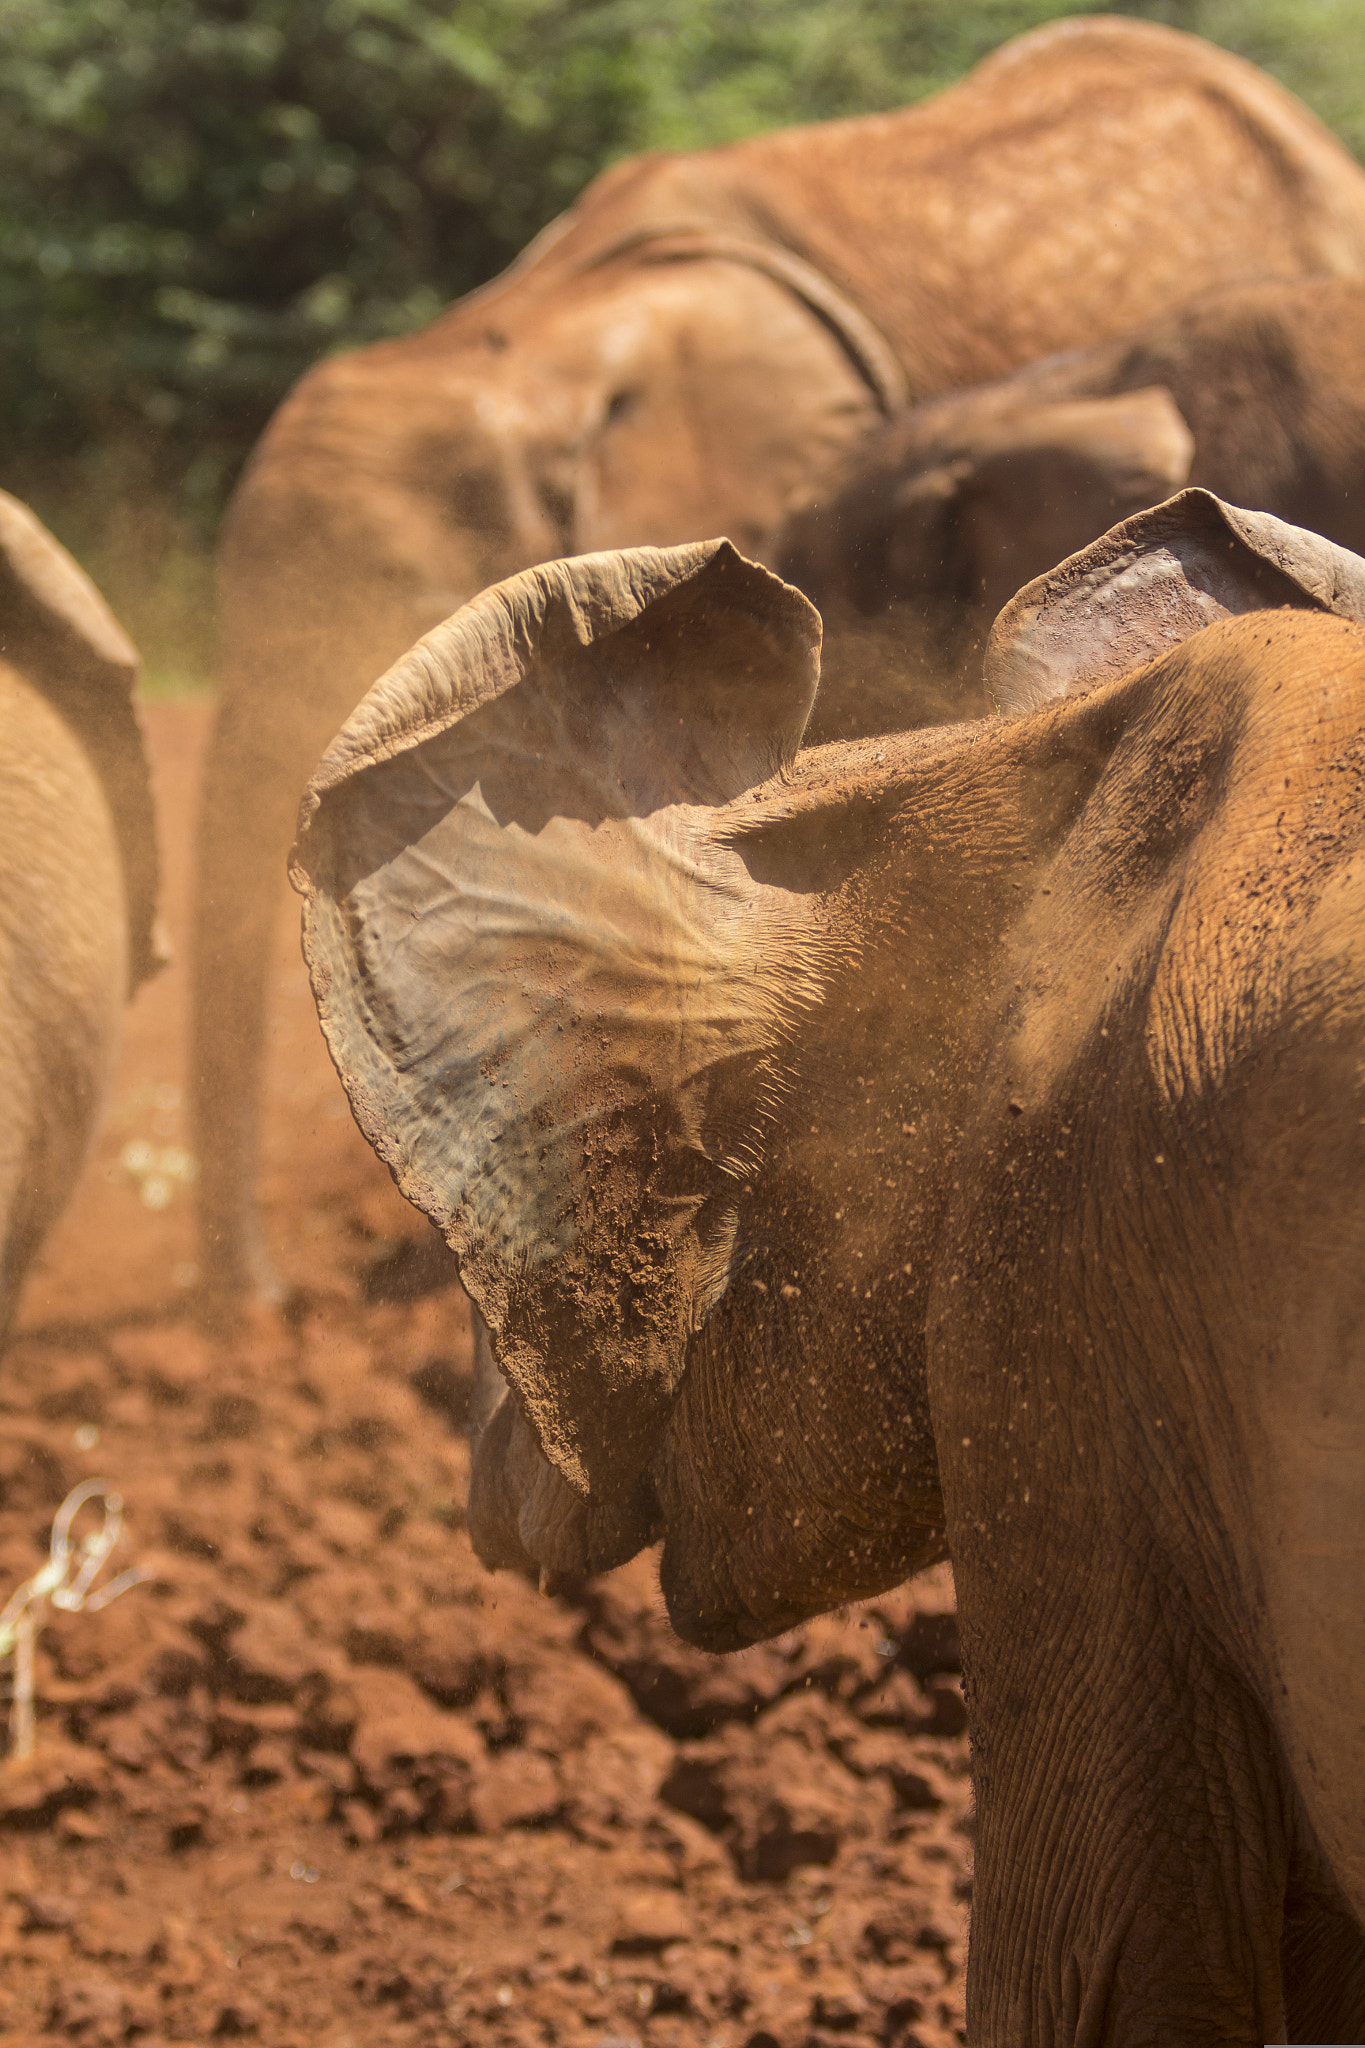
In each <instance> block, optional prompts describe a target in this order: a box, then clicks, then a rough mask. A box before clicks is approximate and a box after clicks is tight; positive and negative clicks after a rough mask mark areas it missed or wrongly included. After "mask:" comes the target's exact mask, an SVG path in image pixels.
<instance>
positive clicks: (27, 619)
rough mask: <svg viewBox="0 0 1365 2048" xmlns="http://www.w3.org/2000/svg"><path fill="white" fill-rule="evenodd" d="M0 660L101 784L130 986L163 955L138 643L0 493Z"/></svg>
mask: <svg viewBox="0 0 1365 2048" xmlns="http://www.w3.org/2000/svg"><path fill="white" fill-rule="evenodd" d="M0 659H3V660H4V661H6V662H8V663H9V664H10V666H11V667H13V668H15V669H17V670H18V671H19V673H20V674H21V675H22V676H23V677H25V679H26V680H27V681H28V682H30V683H31V684H33V685H34V686H35V687H36V688H37V689H38V690H39V691H40V692H41V693H42V695H43V696H44V697H46V699H47V700H48V702H49V703H50V704H51V705H52V706H53V708H54V709H55V710H56V711H58V712H59V713H60V714H61V716H62V718H63V719H64V720H65V721H66V723H67V725H68V726H69V727H70V729H71V731H72V732H73V733H74V734H75V736H76V738H77V739H78V740H79V741H80V743H81V746H82V747H83V748H84V750H85V752H86V754H87V756H88V757H89V759H90V762H91V764H92V766H93V767H94V769H95V771H96V773H97V774H98V776H99V779H100V782H101V784H102V785H103V788H104V793H105V795H106V797H107V799H108V803H109V811H110V816H111V818H112V820H113V824H114V830H115V833H116V835H117V839H118V847H119V853H120V855H121V858H122V866H123V882H124V891H125V897H126V901H127V907H128V965H129V993H131V992H132V990H133V989H136V988H137V987H138V986H139V985H140V984H141V983H142V982H143V981H145V980H146V978H147V976H148V975H149V974H152V973H154V972H155V971H156V969H157V968H158V967H159V966H161V965H162V964H163V963H164V960H165V958H166V954H165V948H164V942H163V941H162V939H161V937H160V935H159V933H158V930H157V926H156V891H157V853H156V821H155V817H154V813H153V808H152V790H151V778H150V775H149V772H148V765H147V754H146V749H145V746H144V742H143V735H142V726H141V721H140V718H139V715H138V709H137V702H136V698H135V695H134V685H135V683H136V681H137V676H138V671H139V667H140V663H139V660H138V655H137V650H136V648H135V647H134V646H133V644H132V642H131V641H130V640H129V638H128V636H127V634H126V633H125V632H124V630H123V628H122V627H121V626H120V625H119V623H118V621H117V619H116V618H115V617H114V615H113V613H112V612H111V611H110V609H109V607H108V605H107V604H106V603H105V602H104V599H103V598H102V597H101V596H100V594H99V592H98V591H97V590H96V588H95V586H94V584H93V583H92V582H91V581H90V579H89V577H88V576H87V575H86V574H85V572H84V571H83V570H82V569H80V568H78V567H77V565H76V563H75V562H73V561H72V559H71V557H70V555H69V554H68V553H67V552H66V550H65V548H63V547H61V546H60V545H59V544H58V543H57V542H56V541H55V540H54V539H53V537H52V535H51V534H50V533H49V532H48V531H47V528H46V527H45V526H43V525H42V524H41V522H40V521H39V520H37V519H36V518H35V517H34V515H33V514H32V512H30V511H29V509H28V507H27V506H26V505H23V504H21V503H20V501H19V500H18V499H17V498H12V497H10V496H9V494H8V492H5V491H0Z"/></svg>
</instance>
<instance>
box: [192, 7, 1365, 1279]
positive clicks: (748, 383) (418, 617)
mask: <svg viewBox="0 0 1365 2048" xmlns="http://www.w3.org/2000/svg"><path fill="white" fill-rule="evenodd" d="M1362 272H1365V177H1363V176H1362V173H1361V171H1360V169H1359V168H1358V166H1357V165H1355V164H1354V163H1353V162H1352V161H1351V159H1350V158H1349V157H1348V156H1347V154H1346V152H1345V151H1344V150H1342V149H1341V148H1340V146H1339V145H1338V144H1337V143H1335V142H1334V141H1333V140H1332V138H1331V137H1330V136H1328V135H1327V134H1326V132H1325V131H1324V130H1323V129H1322V128H1321V127H1319V125H1318V124H1317V123H1316V122H1315V121H1314V120H1313V119H1312V117H1311V116H1310V115H1308V114H1307V112H1306V111H1305V110H1304V109H1303V108H1302V107H1300V106H1299V105H1298V104H1297V103H1296V102H1295V101H1293V100H1292V99H1291V98H1290V97H1289V96H1288V95H1287V94H1285V93H1284V92H1283V91H1282V90H1281V89H1280V88H1279V87H1278V86H1276V85H1275V84H1274V83H1273V81H1271V80H1270V79H1268V78H1266V77H1264V76H1263V75H1261V74H1259V73H1258V72H1256V71H1254V70H1253V69H1252V68H1251V67H1250V66H1248V65H1246V64H1244V63H1242V62H1241V61H1240V60H1238V59H1237V58H1235V57H1232V56H1230V55H1228V54H1227V53H1226V52H1224V51H1220V50H1215V49H1213V48H1212V47H1210V46H1209V45H1208V44H1205V43H1201V42H1199V41H1197V40H1195V39H1194V38H1191V37H1188V36H1181V35H1178V34H1176V33H1174V32H1172V31H1170V30H1166V29H1162V28H1159V27H1156V26H1154V25H1152V24H1149V23H1142V22H1133V21H1121V20H1104V19H1087V20H1072V21H1067V22H1063V23H1059V24H1055V25H1053V26H1052V27H1050V28H1047V29H1044V30H1042V31H1039V32H1038V33H1036V34H1034V35H1030V36H1026V37H1023V38H1021V39H1020V40H1018V41H1017V42H1015V43H1013V44H1010V45H1008V46H1006V47H1005V48H1004V49H1003V50H1001V51H999V52H997V53H996V54H995V55H994V56H993V57H991V58H990V59H988V60H987V61H986V63H984V64H983V65H981V66H980V67H979V68H978V69H977V70H976V71H975V72H974V73H973V74H972V75H971V77H970V78H969V79H967V80H966V81H964V82H963V83H962V84H961V85H959V86H955V87H954V88H953V89H952V90H950V91H949V92H946V93H943V94H941V95H939V96H938V97H937V98H935V99H933V100H931V101H929V102H926V103H925V104H923V105H921V106H917V107H912V108H909V109H906V110H903V111H900V112H896V113H892V114H885V115H877V116H874V117H872V118H870V119H867V120H856V121H842V122H833V123H829V124H827V125H825V126H822V127H817V128H808V129H803V130H798V131H793V132H791V133H788V134H779V135H768V136H762V137H758V138H755V139H752V140H749V141H745V142H741V143H737V144H734V145H733V146H729V147H726V148H723V149H718V150H710V151H705V152H701V153H695V154H689V155H678V156H653V157H647V158H641V159H637V160H635V161H633V162H631V163H628V164H623V165H620V166H618V167H616V168H615V169H614V170H612V171H610V172H608V173H607V174H606V175H605V176H603V177H602V178H600V179H598V180H597V181H596V182H595V183H594V184H593V185H591V186H590V187H589V188H588V190H587V191H586V192H585V193H584V195H583V197H582V198H581V199H580V200H579V202H578V203H577V204H576V205H575V206H574V207H573V208H572V209H570V211H569V212H568V213H567V214H565V215H564V217H563V218H562V220H560V221H558V222H556V223H555V224H553V226H552V227H550V228H549V229H547V230H546V231H545V233H544V235H542V236H541V237H540V238H539V239H538V241H537V242H536V243H534V244H533V245H532V247H531V248H530V249H529V250H528V251H527V252H526V254H525V256H524V257H523V258H522V259H521V260H520V262H519V263H517V264H516V265H514V266H513V267H512V269H511V270H509V271H508V272H507V273H506V275H505V276H504V277H502V278H500V279H498V280H496V281H495V282H494V283H493V284H492V285H490V286H488V287H486V288H485V289H484V290H482V291H480V292H476V293H474V294H473V295H472V296H471V297H469V298H468V299H466V300H464V301H462V302H461V303H460V304H459V305H457V306H455V307H454V308H452V309H451V311H450V312H449V313H448V314H446V315H445V316H444V317H443V318H441V319H440V320H438V321H437V322H436V323H435V324H434V325H433V326H431V327H430V328H428V329H427V330H426V331H425V332H424V333H422V334H419V335H415V336H412V337H409V338H407V339H404V340H401V341H395V342H388V343H384V344H383V345H381V346H379V347H376V348H372V349H366V350H360V351H357V352H355V353H353V354H350V355H346V356H342V357H337V358H333V359H332V360H330V361H328V362H326V363H324V364H322V365H321V366H319V368H317V369H316V370H314V371H313V372H312V373H311V374H310V375H309V376H308V377H306V378H305V379H304V380H303V382H302V383H301V384H300V385H299V386H298V388H297V389H296V390H295V391H294V392H293V393H292V394H291V395H290V397H289V398H288V399H287V400H286V402H285V403H284V405H283V406H282V407H281V408H280V411H279V412H278V413H277V415H276V416H275V419H274V420H273V421H272V423H271V425H270V427H269V429H268V430H267V432H266V435H265V437H264V439H263V440H262V442H261V445H260V447H259V448H258V450H257V451H256V454H255V456H254V457H253V459H252V462H251V463H250V465H249V466H248V469H247V471H246V474H245V476H244V477H243V480H242V483H241V486H240V489H239V491H238V493H237V495H236V498H235V500H234V503H233V506H232V508H231V511H230V514H229V517H228V520H227V522H226V526H225V531H224V539H223V547H222V555H221V568H220V587H221V599H222V605H221V615H222V649H223V656H222V694H221V702H220V711H219V715H218V723H217V726H216V730H215V735H214V739H213V742H212V746H211V750H210V755H209V760H208V764H207V768H206V780H205V799H204V811H203V823H202V830H201V837H200V847H199V856H198V871H199V881H198V910H197V916H196V929H197V966H196V996H195V1018H196V1022H195V1026H194V1050H193V1060H192V1063H193V1077H192V1087H193V1095H194V1105H195V1106H194V1117H195V1130H196V1133H197V1135H196V1149H197V1151H198V1153H199V1156H200V1164H201V1179H200V1184H199V1185H200V1197H201V1204H202V1210H201V1215H202V1224H203V1245H202V1253H201V1259H200V1265H201V1269H202V1271H203V1274H204V1276H205V1283H206V1289H207V1296H208V1299H207V1301H206V1304H205V1305H206V1307H207V1308H209V1309H210V1310H213V1309H215V1308H218V1309H221V1308H223V1307H225V1306H227V1305H230V1303H231V1301H232V1300H233V1299H234V1298H235V1297H236V1296H238V1295H239V1294H240V1293H242V1292H243V1291H255V1292H259V1293H263V1294H272V1293H277V1292H278V1290H279V1286H280V1280H279V1276H277V1275H274V1274H272V1272H271V1269H270V1261H269V1259H268V1257H267V1256H266V1251H265V1246H264V1243H263V1241H262V1240H261V1238H260V1234H259V1227H258V1224H257V1220H256V1213H255V1207H254V1189H253V1181H254V1176H255V1152H256V1135H255V1134H256V1120H257V1114H258V1105H259V1093H260V1070H261V1059H262V1045H263V1038H262V1032H263V1022H262V1019H263V1003H264V999H265V987H266V975H267V961H268V957H269V933H270V929H271V926H272V922H273V919H274V916H275V914H276V908H277V901H278V889H279V875H280V869H281V866H282V863H283V859H284V856H285V852H286V850H287V847H288V844H289V838H290V834H291V831H292V826H293V819H294V812H295V809H296V806H297V801H298V792H299V790H300V788H301V787H302V785H303V782H304V780H305V778H306V777H307V775H308V773H309V772H310V770H311V768H312V767H313V765H314V764H315V762H316V761H317V759H318V757H319V755H320V753H321V752H322V749H323V748H324V746H325V745H326V743H327V741H328V740H329V739H330V737H331V736H332V734H333V733H334V732H335V731H336V730H337V729H338V727H339V726H340V725H341V723H342V721H343V720H344V719H345V718H346V716H347V715H348V713H349V712H350V711H351V710H352V708H353V707H354V705H355V704H356V703H357V702H358V701H359V699H360V697H361V695H362V694H363V692H364V691H365V690H367V689H368V688H369V686H370V684H371V683H372V682H373V680H374V678H375V677H376V676H377V675H379V674H380V673H382V672H383V670H384V669H385V668H386V667H387V665H388V664H389V663H390V662H392V661H394V660H395V659H396V658H397V657H398V656H399V655H400V654H401V653H402V652H403V650H404V649H405V648H407V647H409V646H410V645H411V644H412V642H413V641H414V640H415V639H416V638H417V636H418V635H419V634H421V633H423V632H425V631H427V630H428V629H429V628H431V627H432V626H434V625H436V624H437V623H438V622H439V621H440V620H441V619H443V618H445V617H446V616H447V615H448V614H450V613H451V612H453V611H454V610H455V609H456V608H457V607H458V606H459V605H461V604H463V603H464V602H466V601H467V600H468V599H470V598H472V597H473V596H474V595H475V594H476V593H477V592H478V591H479V590H480V589H482V588H484V587H485V586H487V585H489V584H492V583H495V582H497V581H498V580H499V579H500V578H503V577H507V576H510V575H511V574H513V573H514V572H515V571H517V570H520V569H522V568H524V567H526V566H527V565H529V564H533V563H536V562H538V561H545V560H549V559H551V558H553V557H556V556H563V555H570V554H577V553H586V552H589V551H592V550H600V549H611V548H619V547H627V546H629V547H636V546H656V547H667V546H672V545H674V544H677V543H682V542H688V541H692V540H696V539H699V538H702V537H704V536H706V535H709V534H721V533H724V534H728V535H729V536H730V538H731V539H732V540H733V541H734V542H735V543H736V545H737V546H738V547H740V548H741V549H743V550H744V552H745V553H746V554H748V555H750V556H752V557H755V558H757V559H759V560H763V561H771V560H773V559H774V548H775V545H776V542H777V536H778V532H779V529H780V527H781V525H782V522H783V520H784V518H785V517H786V515H787V513H788V511H789V510H790V509H791V508H792V506H793V505H794V504H796V503H799V502H804V501H805V500H807V499H809V497H810V496H811V495H812V492H813V491H814V490H815V489H816V487H817V485H818V483H819V481H820V479H821V478H823V477H824V476H825V475H826V474H827V473H828V472H829V470H830V469H831V468H832V467H833V466H834V465H835V464H836V463H837V462H838V460H839V459H840V458H841V456H842V455H843V454H845V453H846V452H847V450H848V449H849V448H851V447H852V446H853V445H854V443H855V442H856V441H858V440H859V439H860V438H861V436H862V435H863V434H864V433H865V432H866V430H867V429H868V428H869V426H870V425H871V424H872V423H873V422H875V421H876V420H878V419H879V418H881V417H883V416H884V415H887V414H889V413H892V412H894V411H896V410H898V409H899V408H901V407H903V406H904V405H906V404H908V403H910V402H913V401H918V400H921V399H924V398H928V397H932V396H933V395H935V394H939V393H943V392H945V391H952V390H956V389H960V388H961V387H963V386H965V385H974V384H979V383H981V382H983V381H984V380H988V379H991V378H996V377H1000V376H1003V375H1005V374H1006V373H1008V372H1009V371H1011V370H1013V369H1016V368H1018V367H1019V366H1020V365H1022V364H1024V363H1028V362H1031V361H1033V360H1034V359H1035V358H1037V357H1039V356H1042V355H1046V354H1048V353H1049V352H1050V351H1052V350H1055V349H1059V348H1078V347H1085V346H1088V345H1090V344H1093V343H1095V342H1098V341H1101V340H1103V339H1104V338H1105V337H1109V336H1113V335H1117V334H1122V333H1125V332H1127V331H1129V330H1131V329H1133V328H1134V327H1137V326H1139V325H1141V324H1142V323H1143V322H1144V321H1147V320H1149V319H1152V318H1154V317H1155V316H1156V315H1158V314H1159V313H1161V312H1163V311H1166V310H1168V309H1170V308H1172V307H1174V306H1176V305H1178V304H1180V303H1181V302H1182V301H1183V300H1184V299H1186V298H1187V297H1188V296H1189V295H1190V293H1191V292H1192V291H1195V290H1198V289H1201V288H1203V287H1206V286H1214V285H1219V284H1231V283H1233V282H1235V281H1237V280H1239V279H1242V278H1246V277H1251V276H1263V275H1273V276H1279V277H1301V276H1304V275H1306V274H1328V275H1350V274H1360V273H1362ZM1154 495H1155V496H1161V495H1164V492H1162V491H1157V492H1155V493H1154ZM834 680H835V679H834V678H831V684H832V683H833V681H834ZM843 685H844V686H843V687H842V688H840V689H838V690H835V689H834V688H833V687H830V688H827V689H826V691H825V693H824V696H823V699H822V702H821V705H820V707H819V712H818V716H819V718H820V720H821V724H820V727H819V732H820V736H821V737H824V738H832V737H837V736H847V735H851V734H854V733H859V732H874V731H884V730H888V729H897V728H900V727H903V726H908V725H911V724H918V723H924V722H928V721H930V720H934V719H938V720H942V719H945V718H955V717H958V716H961V715H968V714H969V713H970V712H971V710H972V709H974V708H975V706H976V704H977V703H979V701H980V699H979V692H978V693H977V694H976V695H975V696H973V695H972V694H971V693H970V692H969V694H968V697H967V698H964V697H963V695H962V692H961V683H960V678H958V677H956V676H952V677H949V678H947V679H946V681H945V678H944V677H943V675H942V674H941V673H940V672H939V669H938V667H937V666H936V665H935V661H934V660H932V659H928V658H926V657H925V656H924V654H923V652H922V650H920V651H917V650H916V649H913V648H907V649H906V650H905V655H904V659H903V660H902V661H901V662H899V663H898V664H897V665H896V667H895V670H894V672H893V671H892V670H890V669H888V668H887V667H886V666H885V665H884V664H883V665H881V666H877V665H875V664H871V665H870V664H867V663H863V664H859V663H858V662H856V661H855V662H853V663H851V664H849V665H847V666H846V668H845V670H844V673H843Z"/></svg>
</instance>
